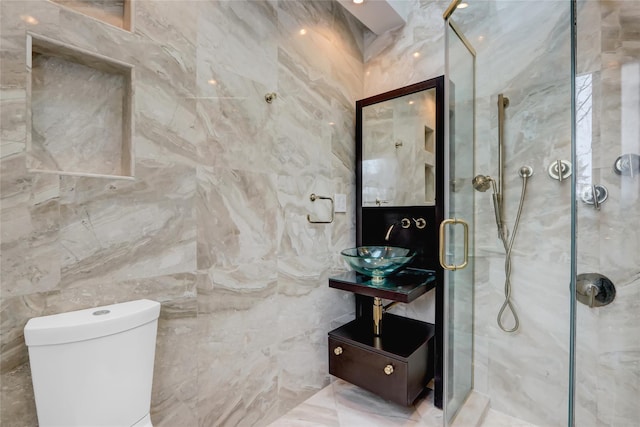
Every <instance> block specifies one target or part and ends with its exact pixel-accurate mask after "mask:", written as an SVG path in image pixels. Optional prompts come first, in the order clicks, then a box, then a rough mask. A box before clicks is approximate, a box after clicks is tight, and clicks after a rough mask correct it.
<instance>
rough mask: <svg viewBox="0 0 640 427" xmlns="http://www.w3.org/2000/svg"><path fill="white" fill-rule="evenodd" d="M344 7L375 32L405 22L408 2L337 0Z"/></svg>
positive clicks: (383, 30)
mask: <svg viewBox="0 0 640 427" xmlns="http://www.w3.org/2000/svg"><path fill="white" fill-rule="evenodd" d="M337 1H338V3H340V4H341V5H342V6H343V7H344V8H345V9H347V10H348V11H349V12H351V14H352V15H353V16H355V17H356V18H357V19H358V20H359V21H360V22H362V23H363V24H364V25H365V26H366V27H367V28H369V29H370V30H371V31H373V32H374V33H376V34H382V33H384V32H385V31H388V30H391V29H394V28H397V27H400V26H402V25H404V24H405V23H406V22H407V15H408V13H409V10H408V9H409V7H408V6H409V4H410V3H411V2H408V1H402V0H364V3H362V4H354V3H353V1H352V0H337Z"/></svg>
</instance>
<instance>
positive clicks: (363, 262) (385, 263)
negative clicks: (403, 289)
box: [340, 246, 416, 283]
mask: <svg viewBox="0 0 640 427" xmlns="http://www.w3.org/2000/svg"><path fill="white" fill-rule="evenodd" d="M340 255H342V257H343V258H344V259H345V260H346V261H347V263H348V264H349V266H350V267H351V268H353V269H354V270H355V271H357V272H359V273H362V274H364V275H366V276H370V277H371V280H372V281H373V282H378V283H379V282H383V281H384V279H385V277H387V276H391V275H392V274H394V273H397V272H398V271H400V270H402V269H403V268H405V267H406V266H407V265H408V264H409V263H410V262H411V260H412V259H413V257H415V255H416V254H415V252H414V251H413V250H411V249H406V248H396V247H394V246H358V247H356V248H349V249H345V250H343V251H342V252H340Z"/></svg>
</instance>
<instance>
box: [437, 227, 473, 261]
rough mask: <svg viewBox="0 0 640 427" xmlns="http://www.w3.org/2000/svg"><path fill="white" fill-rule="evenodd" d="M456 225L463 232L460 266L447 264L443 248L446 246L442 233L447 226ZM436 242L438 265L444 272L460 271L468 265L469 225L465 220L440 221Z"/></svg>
mask: <svg viewBox="0 0 640 427" xmlns="http://www.w3.org/2000/svg"><path fill="white" fill-rule="evenodd" d="M456 224H461V225H462V227H463V230H464V257H463V261H462V264H457V265H456V264H447V261H446V259H445V248H446V246H447V245H446V244H445V233H444V229H445V227H446V226H447V225H456ZM438 240H439V249H440V250H439V259H440V265H441V266H442V268H444V269H445V270H450V271H456V270H461V269H463V268H465V267H466V266H467V264H469V224H467V222H466V221H465V220H462V219H458V218H453V219H445V220H444V221H442V223H441V224H440V236H439V239H438Z"/></svg>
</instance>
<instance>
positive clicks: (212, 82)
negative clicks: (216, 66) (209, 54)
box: [207, 79, 218, 86]
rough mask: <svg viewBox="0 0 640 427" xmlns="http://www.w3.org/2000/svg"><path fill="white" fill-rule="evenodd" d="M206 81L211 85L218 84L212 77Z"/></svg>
mask: <svg viewBox="0 0 640 427" xmlns="http://www.w3.org/2000/svg"><path fill="white" fill-rule="evenodd" d="M207 83H209V84H210V85H213V86H215V85H217V84H218V82H217V81H215V80H214V79H210V80H207Z"/></svg>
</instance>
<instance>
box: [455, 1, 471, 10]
mask: <svg viewBox="0 0 640 427" xmlns="http://www.w3.org/2000/svg"><path fill="white" fill-rule="evenodd" d="M467 7H469V3H465V2H462V3H460V4H459V5H458V6H457V9H464V8H467Z"/></svg>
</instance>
